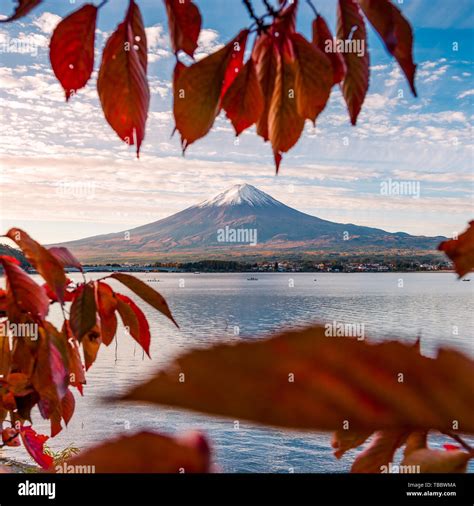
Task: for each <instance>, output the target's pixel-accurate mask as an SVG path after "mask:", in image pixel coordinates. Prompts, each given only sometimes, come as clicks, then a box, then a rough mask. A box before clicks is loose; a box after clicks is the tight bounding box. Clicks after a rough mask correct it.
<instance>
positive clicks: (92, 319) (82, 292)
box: [70, 284, 97, 341]
mask: <svg viewBox="0 0 474 506" xmlns="http://www.w3.org/2000/svg"><path fill="white" fill-rule="evenodd" d="M96 321H97V317H96V304H95V297H94V288H93V286H92V285H90V284H87V285H82V286H81V287H79V289H78V290H77V291H76V296H75V298H74V301H73V303H72V304H71V311H70V325H71V330H72V333H73V334H74V336H75V337H76V339H77V340H78V341H81V339H82V337H83V336H84V334H86V333H87V332H89V331H90V330H91V329H92V328H93V327H94V326H95V324H96Z"/></svg>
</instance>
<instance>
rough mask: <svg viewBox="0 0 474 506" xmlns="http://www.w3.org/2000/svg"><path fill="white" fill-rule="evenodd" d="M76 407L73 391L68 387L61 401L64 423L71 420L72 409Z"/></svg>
mask: <svg viewBox="0 0 474 506" xmlns="http://www.w3.org/2000/svg"><path fill="white" fill-rule="evenodd" d="M75 407H76V400H75V399H74V395H73V393H72V392H71V391H70V390H69V389H68V390H67V391H66V394H65V395H64V397H63V399H62V401H61V412H62V417H63V420H64V422H65V423H66V425H67V424H68V423H69V422H70V421H71V418H72V415H73V414H74V409H75Z"/></svg>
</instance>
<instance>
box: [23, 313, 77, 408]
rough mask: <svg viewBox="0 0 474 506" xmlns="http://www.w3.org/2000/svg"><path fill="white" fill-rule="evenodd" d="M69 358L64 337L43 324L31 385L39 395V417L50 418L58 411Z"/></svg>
mask: <svg viewBox="0 0 474 506" xmlns="http://www.w3.org/2000/svg"><path fill="white" fill-rule="evenodd" d="M68 364H69V357H68V353H67V343H66V339H65V336H64V335H63V334H61V333H59V332H58V331H57V330H56V329H55V328H54V326H53V325H51V324H50V323H48V322H45V325H44V327H43V328H40V339H39V345H38V350H37V360H36V363H35V368H34V371H33V374H32V377H31V383H32V385H33V386H34V388H35V390H36V391H37V392H38V394H39V395H40V400H41V404H40V405H39V407H40V411H41V415H42V416H43V417H44V418H50V417H51V416H52V415H53V413H54V412H55V411H56V410H57V409H58V407H59V405H60V402H61V399H62V398H63V397H64V395H65V394H66V391H67V385H68V383H69V377H68V371H67V366H68Z"/></svg>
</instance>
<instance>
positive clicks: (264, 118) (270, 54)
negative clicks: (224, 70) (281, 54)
mask: <svg viewBox="0 0 474 506" xmlns="http://www.w3.org/2000/svg"><path fill="white" fill-rule="evenodd" d="M277 58H278V52H277V51H276V48H275V46H274V43H273V37H272V36H270V34H267V33H263V34H261V35H260V36H259V37H258V38H257V39H256V41H255V45H254V48H253V51H252V59H253V61H254V63H255V69H256V71H257V76H258V80H259V82H260V88H261V89H262V93H263V97H264V108H263V112H262V114H261V115H260V119H259V120H258V122H257V134H258V135H260V136H261V137H263V140H264V141H268V139H269V137H268V113H269V111H270V104H271V101H272V96H273V90H274V89H275V79H276V69H277Z"/></svg>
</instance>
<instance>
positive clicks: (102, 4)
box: [97, 0, 109, 9]
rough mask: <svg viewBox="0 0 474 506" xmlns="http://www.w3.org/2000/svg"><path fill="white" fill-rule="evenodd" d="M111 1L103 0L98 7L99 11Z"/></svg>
mask: <svg viewBox="0 0 474 506" xmlns="http://www.w3.org/2000/svg"><path fill="white" fill-rule="evenodd" d="M108 1H109V0H102V2H100V4H99V5H98V6H97V8H98V9H100V8H101V7H103V6H104V5H105V4H106V3H107V2H108Z"/></svg>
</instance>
